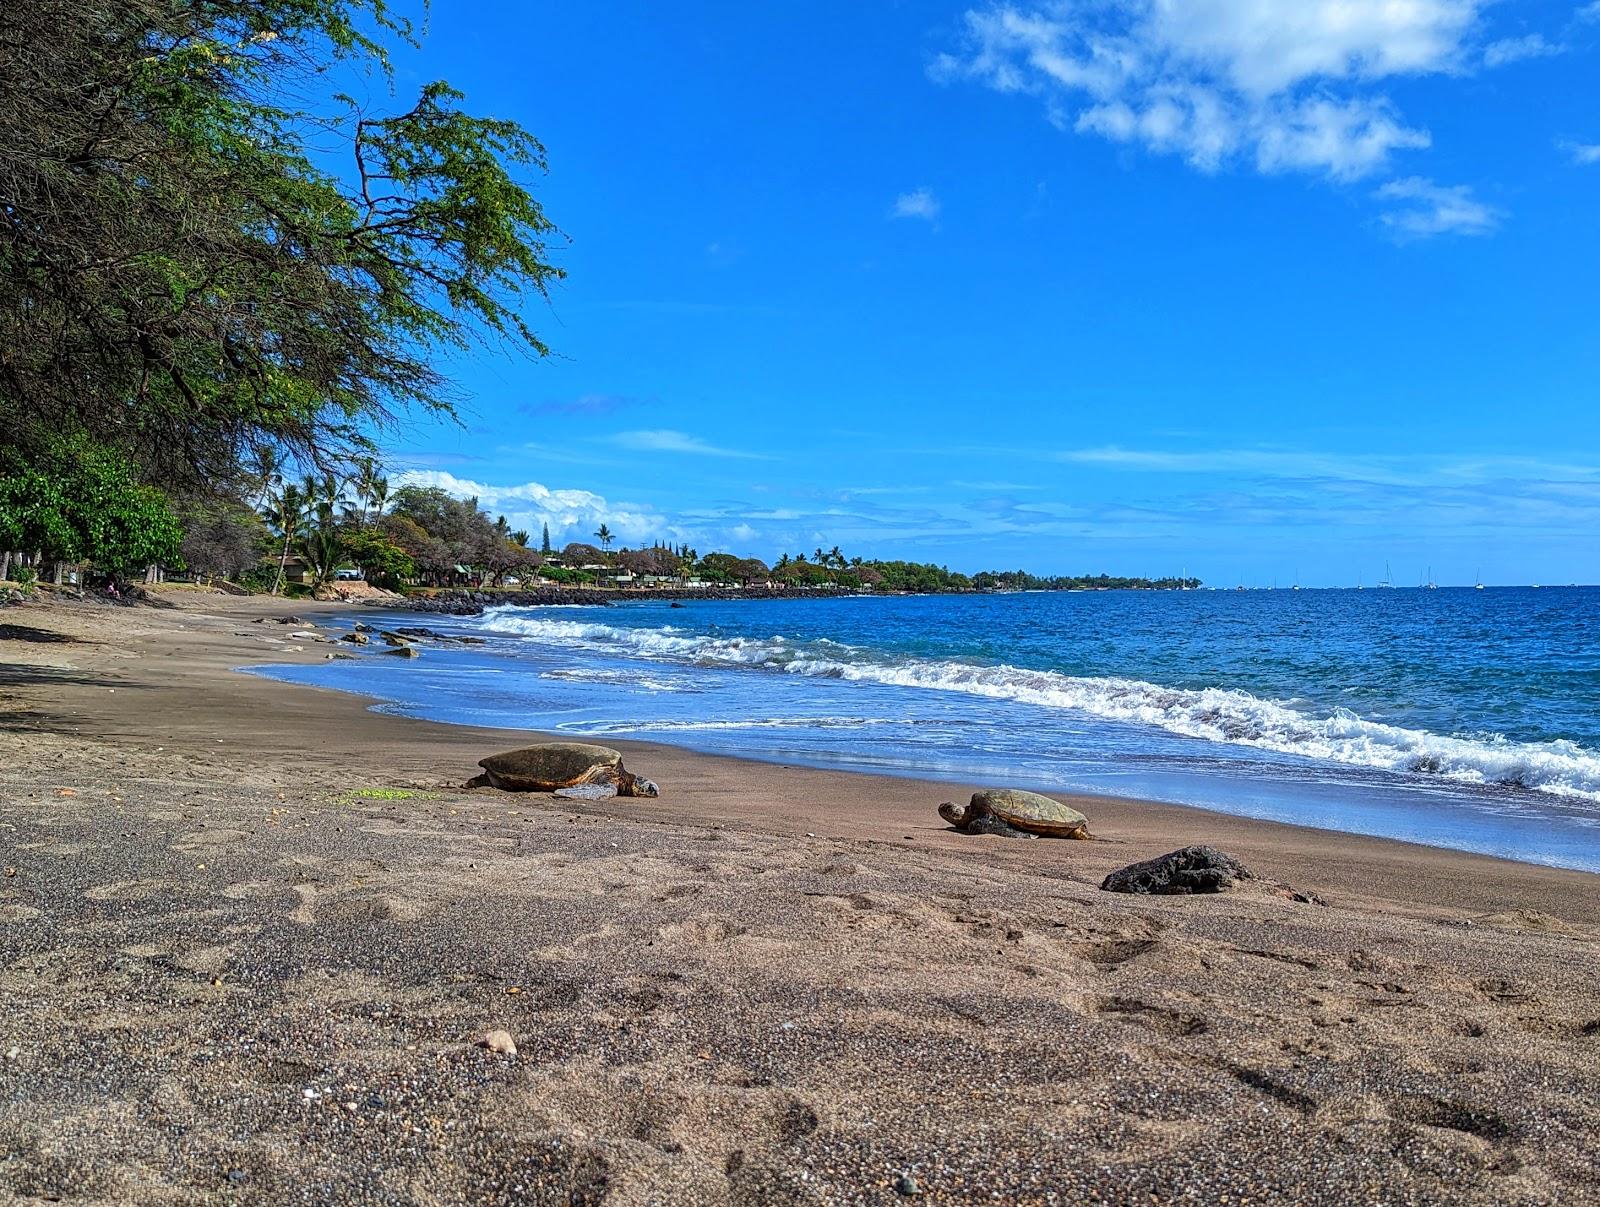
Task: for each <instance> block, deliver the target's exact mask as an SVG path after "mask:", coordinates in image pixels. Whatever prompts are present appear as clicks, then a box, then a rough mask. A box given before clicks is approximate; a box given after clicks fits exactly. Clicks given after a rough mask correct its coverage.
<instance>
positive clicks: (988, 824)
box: [967, 813, 1039, 838]
mask: <svg viewBox="0 0 1600 1207" xmlns="http://www.w3.org/2000/svg"><path fill="white" fill-rule="evenodd" d="M967 833H968V834H994V835H996V836H997V837H1000V838H1037V837H1039V836H1038V835H1037V834H1030V833H1028V831H1026V830H1019V829H1017V827H1016V826H1013V825H1011V824H1010V823H1008V822H1004V821H1001V820H1000V819H999V818H998V817H996V816H995V815H994V814H992V813H989V814H985V815H984V816H983V817H979V818H977V819H976V820H974V821H970V822H968V823H967Z"/></svg>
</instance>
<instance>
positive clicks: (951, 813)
mask: <svg viewBox="0 0 1600 1207" xmlns="http://www.w3.org/2000/svg"><path fill="white" fill-rule="evenodd" d="M939 816H940V817H942V818H944V819H945V821H947V822H949V823H950V824H951V825H952V826H954V827H955V828H956V829H958V830H961V829H964V828H965V827H966V824H967V808H966V806H965V805H956V804H952V803H951V802H949V801H945V802H944V804H942V805H940V806H939Z"/></svg>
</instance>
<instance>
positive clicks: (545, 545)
mask: <svg viewBox="0 0 1600 1207" xmlns="http://www.w3.org/2000/svg"><path fill="white" fill-rule="evenodd" d="M539 552H540V553H542V554H544V555H545V556H546V557H549V556H550V554H551V552H552V550H551V548H550V525H549V524H548V523H547V524H545V526H544V537H543V539H542V540H541V541H540V542H539Z"/></svg>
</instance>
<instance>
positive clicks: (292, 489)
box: [261, 481, 306, 595]
mask: <svg viewBox="0 0 1600 1207" xmlns="http://www.w3.org/2000/svg"><path fill="white" fill-rule="evenodd" d="M305 512H306V500H305V497H304V496H303V495H302V494H301V493H300V488H299V487H298V486H296V485H295V484H294V483H293V482H281V481H280V482H279V483H278V484H277V485H276V487H274V488H273V490H272V491H271V493H270V494H269V495H268V496H267V509H266V511H265V512H264V513H263V515H262V517H261V518H262V519H264V520H265V521H266V522H267V527H268V528H270V529H271V530H272V532H273V535H274V536H276V537H277V538H278V542H279V546H278V574H277V577H276V578H275V579H273V582H272V593H273V594H274V595H277V594H278V593H279V592H280V591H282V590H283V574H284V569H285V567H287V566H288V564H289V548H290V545H291V544H293V542H294V539H295V537H296V536H297V535H298V534H299V532H300V526H301V524H303V523H304V522H305Z"/></svg>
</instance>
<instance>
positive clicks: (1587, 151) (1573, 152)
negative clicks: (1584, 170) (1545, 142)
mask: <svg viewBox="0 0 1600 1207" xmlns="http://www.w3.org/2000/svg"><path fill="white" fill-rule="evenodd" d="M1556 146H1558V147H1560V148H1561V150H1563V151H1565V152H1566V153H1567V154H1568V155H1570V156H1572V162H1573V163H1575V164H1580V165H1583V166H1587V165H1589V164H1592V163H1600V143H1581V142H1558V143H1557V144H1556Z"/></svg>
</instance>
